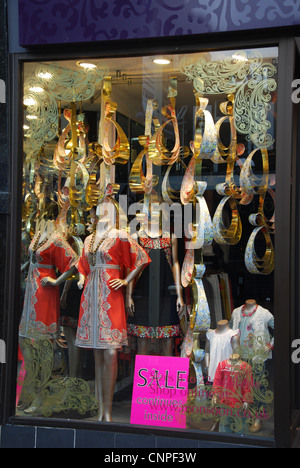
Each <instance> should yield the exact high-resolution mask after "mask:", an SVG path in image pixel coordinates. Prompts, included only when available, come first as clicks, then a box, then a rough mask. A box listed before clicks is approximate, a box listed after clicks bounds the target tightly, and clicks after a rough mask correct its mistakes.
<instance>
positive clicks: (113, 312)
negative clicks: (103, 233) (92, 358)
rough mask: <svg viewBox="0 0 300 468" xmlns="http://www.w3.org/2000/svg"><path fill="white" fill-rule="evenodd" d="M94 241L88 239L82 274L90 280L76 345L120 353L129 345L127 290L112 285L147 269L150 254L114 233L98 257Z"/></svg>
mask: <svg viewBox="0 0 300 468" xmlns="http://www.w3.org/2000/svg"><path fill="white" fill-rule="evenodd" d="M92 242H93V237H92V236H89V237H87V238H86V239H85V242H84V249H83V252H82V255H81V257H80V260H79V263H78V271H79V272H80V273H81V274H82V275H83V276H85V277H86V282H85V287H84V291H83V294H82V298H81V306H80V313H79V323H78V328H77V336H76V345H77V346H79V347H81V348H90V349H120V348H121V347H122V346H126V345H127V344H128V340H127V324H126V313H125V304H124V288H120V289H117V290H114V289H112V288H111V287H110V281H111V280H113V279H118V278H125V277H126V274H127V271H128V269H129V270H130V271H133V270H135V269H136V268H138V267H140V266H144V267H145V266H146V265H148V263H149V262H150V259H149V257H148V255H147V254H146V252H145V251H144V250H143V249H142V248H141V247H140V246H139V245H138V244H137V243H136V242H135V241H134V240H133V239H131V237H130V236H129V235H128V234H127V233H126V232H125V231H119V230H117V229H113V230H112V231H110V232H109V234H108V235H107V238H106V239H105V240H104V241H103V243H102V244H101V245H100V247H99V249H98V250H97V252H96V253H95V264H94V265H93V264H92V263H93V262H92V254H91V248H92V245H91V244H92Z"/></svg>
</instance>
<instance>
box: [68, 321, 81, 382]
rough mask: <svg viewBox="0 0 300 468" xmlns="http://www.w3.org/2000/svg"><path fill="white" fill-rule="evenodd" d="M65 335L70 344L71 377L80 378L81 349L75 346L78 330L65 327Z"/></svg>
mask: <svg viewBox="0 0 300 468" xmlns="http://www.w3.org/2000/svg"><path fill="white" fill-rule="evenodd" d="M64 335H65V337H66V340H67V343H68V353H69V377H79V369H80V354H81V348H78V346H75V340H76V330H73V329H72V328H70V327H64Z"/></svg>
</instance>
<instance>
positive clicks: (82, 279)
mask: <svg viewBox="0 0 300 468" xmlns="http://www.w3.org/2000/svg"><path fill="white" fill-rule="evenodd" d="M84 283H85V276H84V275H83V274H82V273H79V281H78V283H77V286H78V289H83V286H84Z"/></svg>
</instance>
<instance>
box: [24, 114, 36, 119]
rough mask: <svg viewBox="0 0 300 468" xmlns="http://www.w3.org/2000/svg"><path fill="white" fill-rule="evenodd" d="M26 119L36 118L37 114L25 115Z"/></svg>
mask: <svg viewBox="0 0 300 468" xmlns="http://www.w3.org/2000/svg"><path fill="white" fill-rule="evenodd" d="M26 119H27V120H37V116H36V115H26Z"/></svg>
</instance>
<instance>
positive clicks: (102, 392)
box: [94, 349, 118, 422]
mask: <svg viewBox="0 0 300 468" xmlns="http://www.w3.org/2000/svg"><path fill="white" fill-rule="evenodd" d="M94 356H95V383H96V388H95V397H96V400H97V401H98V403H99V408H100V411H99V418H98V420H99V421H106V422H111V421H112V404H113V397H114V391H115V386H116V381H117V376H118V351H117V350H116V349H94Z"/></svg>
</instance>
